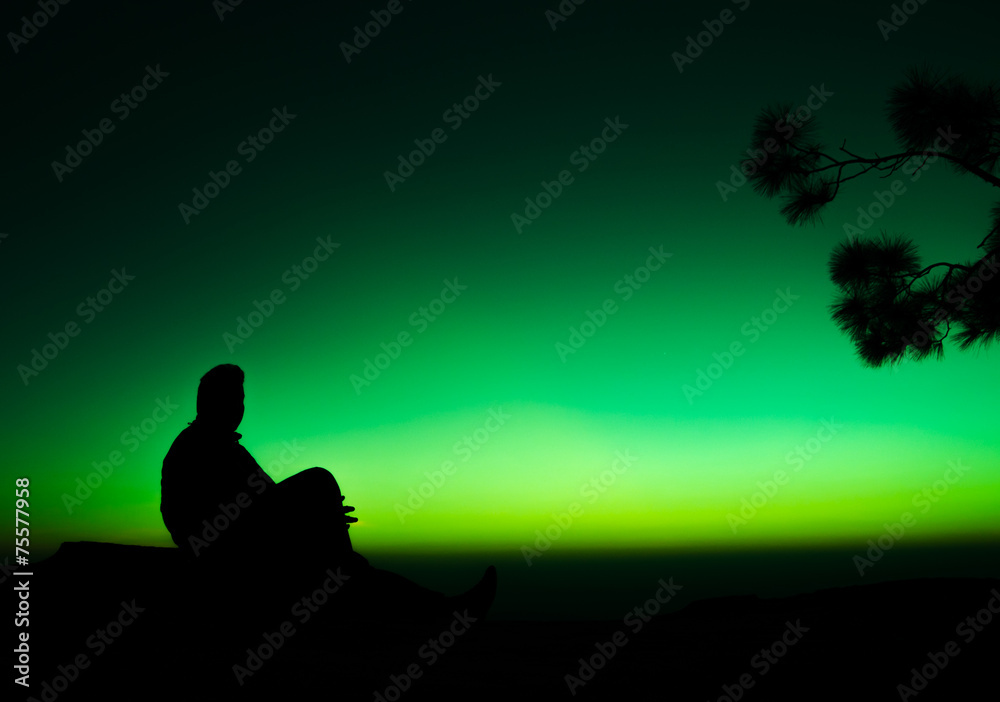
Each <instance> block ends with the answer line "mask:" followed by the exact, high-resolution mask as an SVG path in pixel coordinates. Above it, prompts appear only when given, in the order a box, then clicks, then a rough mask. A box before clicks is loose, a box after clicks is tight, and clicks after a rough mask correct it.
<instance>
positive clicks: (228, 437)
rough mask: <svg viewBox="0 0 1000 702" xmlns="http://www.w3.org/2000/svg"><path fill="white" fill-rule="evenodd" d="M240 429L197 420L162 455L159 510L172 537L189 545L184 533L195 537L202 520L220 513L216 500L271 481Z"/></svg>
mask: <svg viewBox="0 0 1000 702" xmlns="http://www.w3.org/2000/svg"><path fill="white" fill-rule="evenodd" d="M239 439H240V434H238V433H236V432H227V431H220V430H218V429H214V428H211V427H208V426H206V425H203V424H200V423H199V422H198V421H197V420H196V421H195V422H194V423H192V424H191V425H190V426H189V427H187V428H186V429H184V430H183V431H182V432H181V433H180V434H179V435H178V436H177V438H176V439H175V440H174V443H173V444H172V445H171V446H170V450H169V451H168V452H167V455H166V457H165V458H164V459H163V473H162V476H161V479H160V491H161V492H160V494H161V498H160V512H161V513H162V514H163V522H164V524H165V525H166V527H167V530H168V531H169V532H170V535H171V537H172V538H173V540H174V543H176V544H177V545H178V546H180V547H181V548H190V547H191V544H190V543H189V537H190V536H192V535H197V536H199V537H200V535H201V534H202V532H203V530H204V529H205V528H206V527H205V524H204V521H206V520H207V521H208V522H209V524H211V523H212V521H213V518H215V517H217V516H219V515H222V514H223V511H222V507H220V505H230V504H239V498H240V495H241V493H243V494H245V495H246V498H244V499H247V498H249V499H252V498H253V496H255V495H257V494H260V493H261V492H263V490H264V489H266V488H267V487H268V486H269V485H274V481H273V480H271V478H270V477H269V476H268V475H267V474H266V473H264V471H263V470H262V469H261V467H260V466H259V465H258V464H257V462H256V461H255V460H254V459H253V457H252V456H251V455H250V453H249V452H248V451H247V450H246V449H245V448H244V447H243V446H241V445H240V444H239V443H238V442H239Z"/></svg>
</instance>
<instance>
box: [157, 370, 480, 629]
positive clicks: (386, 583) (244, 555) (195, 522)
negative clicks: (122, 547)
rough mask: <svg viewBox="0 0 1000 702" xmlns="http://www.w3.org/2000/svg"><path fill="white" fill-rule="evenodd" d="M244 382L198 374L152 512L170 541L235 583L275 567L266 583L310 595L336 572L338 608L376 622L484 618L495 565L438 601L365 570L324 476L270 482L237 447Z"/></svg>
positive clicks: (330, 480) (237, 375)
mask: <svg viewBox="0 0 1000 702" xmlns="http://www.w3.org/2000/svg"><path fill="white" fill-rule="evenodd" d="M243 380H244V375H243V371H242V370H241V369H240V368H239V367H238V366H235V365H232V364H225V365H220V366H216V367H215V368H212V369H211V370H210V371H209V372H208V373H206V374H205V375H204V376H203V377H202V379H201V383H200V384H199V386H198V398H197V417H195V420H194V421H193V422H191V423H190V425H189V426H188V427H187V428H186V429H184V430H183V431H181V433H180V434H179V435H178V437H177V438H176V439H175V440H174V443H173V444H172V445H171V447H170V450H169V451H168V452H167V455H166V457H165V458H164V459H163V474H162V479H161V483H160V484H161V503H160V511H161V512H162V514H163V522H164V524H165V525H166V527H167V530H168V531H169V532H170V535H171V537H172V538H173V540H174V543H176V544H177V545H178V546H179V547H180V548H181V549H182V550H184V551H186V552H187V554H188V555H189V556H191V558H192V559H195V560H196V562H197V563H198V564H202V563H204V564H206V566H207V567H208V568H207V572H216V573H222V574H229V575H231V576H233V578H234V579H235V581H236V582H243V581H244V580H245V579H246V578H248V577H255V578H257V579H258V580H259V577H260V574H261V572H262V571H266V570H267V569H268V568H271V567H272V566H277V567H278V568H279V569H280V570H281V575H280V577H279V578H277V579H275V581H274V583H280V584H281V586H282V590H285V589H287V590H288V591H289V592H290V593H292V594H295V593H297V592H299V591H301V592H312V591H313V590H314V589H315V587H317V585H318V584H319V582H320V581H321V580H322V577H321V576H322V575H323V574H324V573H325V574H328V575H329V574H332V575H336V574H338V573H341V574H343V575H342V576H340V577H339V578H335V579H337V581H338V583H339V582H342V581H347V582H348V586H347V587H345V588H344V590H343V593H345V594H343V595H339V596H338V602H347V601H350V602H352V603H354V604H355V605H357V604H359V603H360V604H361V606H363V607H364V606H365V604H367V605H368V607H367V609H369V610H372V609H375V608H378V609H379V612H374V614H375V615H376V616H377V615H378V614H379V613H380V612H381V613H382V616H386V615H385V612H387V611H396V612H398V611H399V609H398V608H399V606H400V605H402V606H403V607H404V608H410V609H408V610H407V609H404V611H412V610H424V611H425V613H426V614H435V613H437V614H442V613H445V610H450V609H452V608H454V607H462V606H464V607H471V608H473V609H474V610H475V611H477V612H478V613H479V614H480V615H482V614H485V611H486V610H487V609H488V608H489V606H490V604H491V603H492V601H493V596H494V593H495V591H496V570H495V569H494V568H493V566H490V567H489V568H488V569H487V571H486V575H485V576H484V577H483V579H482V580H481V581H480V582H479V584H477V585H476V587H474V588H473V589H472V590H470V591H469V592H468V593H466V594H465V595H463V596H459V597H455V598H448V597H445V596H444V595H443V594H441V593H438V592H433V591H431V590H427V589H426V588H423V587H420V586H419V585H417V584H415V583H413V582H411V581H409V580H407V579H406V578H403V577H402V576H399V575H396V574H394V573H390V572H388V571H384V570H378V569H375V568H372V567H371V566H370V565H369V564H368V561H367V560H365V559H364V558H363V557H361V556H360V555H359V554H357V553H355V552H354V549H353V548H352V545H351V540H350V537H349V536H348V528H349V525H350V523H353V522H356V521H357V519H355V518H354V517H351V516H349V515H348V513H349V512H352V511H353V510H354V508H353V507H350V506H345V505H344V496H343V495H342V494H341V491H340V486H339V485H338V484H337V481H336V479H334V477H333V475H332V474H330V472H329V471H327V470H326V469H324V468H310V469H308V470H305V471H302V472H301V473H298V474H296V475H293V476H291V477H289V478H286V479H285V480H283V481H281V482H279V483H275V482H274V480H272V479H271V477H270V476H268V475H267V473H265V472H264V470H263V469H262V468H261V467H260V465H258V463H257V461H255V460H254V458H253V456H251V455H250V452H249V451H247V450H246V448H244V447H243V446H241V445H240V443H239V440H240V438H241V435H240V434H239V433H237V431H236V429H237V428H238V427H239V425H240V422H241V421H242V419H243V412H244V404H243V401H244V393H243ZM279 564H280V565H279ZM241 579H242V580H241ZM327 580H329V577H328V578H327ZM268 582H270V581H268ZM274 594H275V595H276V596H278V597H281V596H283V595H284V594H285V593H283V592H280V593H279V592H275V593H274ZM390 603H391V604H392V606H391V607H390V608H388V609H387V605H389V604H390ZM365 614H366V616H371V615H372V612H371V611H369V612H366V613H365ZM407 616H413V615H407Z"/></svg>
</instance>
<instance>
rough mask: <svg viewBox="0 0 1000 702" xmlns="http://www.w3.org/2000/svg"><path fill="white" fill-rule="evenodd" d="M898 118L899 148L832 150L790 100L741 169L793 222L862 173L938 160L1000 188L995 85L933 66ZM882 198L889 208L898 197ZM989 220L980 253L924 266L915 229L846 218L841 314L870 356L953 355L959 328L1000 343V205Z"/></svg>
mask: <svg viewBox="0 0 1000 702" xmlns="http://www.w3.org/2000/svg"><path fill="white" fill-rule="evenodd" d="M887 116H888V120H889V124H890V126H891V128H892V131H893V133H894V135H895V137H896V141H897V142H898V146H899V149H898V150H897V151H896V152H895V153H890V154H889V155H887V156H880V155H878V154H874V155H872V156H870V157H866V156H862V155H860V154H857V153H854V152H853V151H851V150H849V149H848V148H847V141H846V140H845V141H844V142H843V143H842V144H841V146H840V148H839V150H837V151H835V152H831V151H830V150H829V149H827V148H826V147H825V146H824V145H823V144H822V143H820V142H819V141H818V140H817V139H816V132H817V122H816V120H815V119H807V120H806V121H803V122H797V121H796V120H795V119H794V118H793V117H792V107H791V105H788V104H786V105H778V106H775V107H769V108H766V109H764V110H763V111H762V112H761V113H760V114H759V115H758V117H757V119H756V122H755V124H754V129H753V134H752V138H751V150H750V151H748V153H751V152H752V153H754V154H755V155H757V159H756V160H754V159H752V158H751V159H748V160H744V161H743V163H742V164H741V168H742V169H743V173H745V174H746V175H747V178H748V180H749V181H750V182H751V183H753V186H754V190H756V191H757V192H758V193H760V194H761V195H763V196H764V197H766V198H769V199H770V198H774V197H778V196H780V197H782V199H783V201H784V204H783V206H782V207H781V214H782V215H784V217H785V219H786V220H787V221H788V223H789V224H793V225H794V224H799V225H801V224H805V223H806V222H815V221H816V220H818V219H819V215H820V212H821V211H822V209H823V207H824V206H826V205H827V204H828V203H830V202H833V200H834V199H835V198H836V197H837V195H838V194H839V193H840V187H841V185H843V184H844V183H847V182H848V181H850V180H853V179H854V178H858V177H860V176H863V175H865V174H867V173H870V172H875V173H876V174H877V175H879V176H880V177H882V178H889V177H891V176H892V175H893V174H896V173H897V172H900V171H902V172H903V173H906V174H908V175H913V174H915V173H918V172H919V171H920V170H921V169H922V168H924V167H926V166H927V165H928V164H929V163H932V162H934V161H936V160H938V159H942V160H944V161H945V162H947V163H949V164H950V165H951V167H952V168H953V169H954V170H955V171H956V172H958V173H959V174H964V175H972V176H975V177H977V178H978V179H980V180H981V181H983V182H985V183H988V184H990V185H992V186H994V187H1000V178H998V166H1000V87H998V85H997V84H996V83H990V84H987V85H984V86H974V85H971V84H969V83H968V82H967V81H965V80H962V79H960V78H956V77H951V76H947V75H944V74H941V73H938V72H935V71H932V70H930V69H928V68H917V69H912V70H910V71H908V72H907V73H906V74H905V78H904V80H903V81H902V82H901V83H900V84H899V85H898V86H897V87H895V88H894V89H893V90H892V91H891V93H890V96H889V99H888V104H887ZM793 125H794V126H793ZM761 154H764V156H761ZM879 195H880V196H882V197H881V198H880V199H881V200H882V201H881V203H880V205H879V206H880V207H883V208H885V207H888V206H891V204H892V202H893V201H894V200H895V196H896V193H893V192H892V191H891V190H889V191H885V192H884V193H879ZM872 207H874V203H873V205H872ZM876 211H877V210H876ZM863 212H864V211H863V210H862V213H863ZM876 218H877V217H876ZM871 220H872V221H873V220H874V218H871ZM990 220H991V221H990V224H991V228H990V230H989V232H988V233H987V234H986V236H985V237H984V238H983V240H982V241H981V242H980V243H979V245H978V246H977V249H979V250H980V251H977V254H976V255H977V256H978V258H976V259H975V260H971V261H966V262H963V263H947V262H941V263H932V264H930V265H921V263H920V256H919V254H918V251H917V247H916V246H915V245H914V244H913V242H912V241H911V240H910V239H908V238H906V237H901V236H896V237H889V236H887V235H886V234H885V233H884V232H883V233H882V234H881V236H878V237H867V238H866V237H864V230H863V229H861V228H860V227H853V225H845V230H846V233H847V234H848V240H847V241H846V242H843V243H841V244H838V245H837V246H836V248H835V249H834V251H833V253H832V255H831V257H830V264H829V272H830V277H831V280H832V281H833V283H834V284H835V285H836V286H837V288H838V289H839V291H838V295H837V298H836V300H835V302H834V303H833V304H832V305H831V316H832V317H833V321H834V322H835V323H836V324H837V325H838V326H839V327H840V329H841V330H842V331H844V332H845V333H846V334H848V335H849V336H850V338H851V340H852V341H853V342H854V345H855V347H856V349H857V352H858V355H859V357H860V359H861V361H862V363H863V364H865V365H866V366H869V367H873V368H877V367H879V366H882V365H883V364H885V363H890V364H891V363H895V362H899V361H902V360H903V359H904V358H905V357H909V358H912V359H914V360H920V359H925V358H927V357H928V356H935V357H937V358H942V357H943V354H944V346H943V342H944V339H945V338H946V337H947V336H948V335H949V334H951V333H952V332H953V331H954V334H953V335H952V336H953V338H954V339H955V340H956V341H957V342H958V345H959V347H960V348H962V349H967V348H969V347H971V346H973V345H974V344H977V343H979V344H981V345H983V346H985V345H988V344H989V343H990V342H997V341H1000V274H998V273H1000V271H998V269H997V259H998V253H1000V203H998V204H997V205H995V206H994V207H993V209H992V212H991V218H990ZM859 222H860V219H859ZM870 224H871V222H869V223H868V226H870ZM865 228H867V227H865Z"/></svg>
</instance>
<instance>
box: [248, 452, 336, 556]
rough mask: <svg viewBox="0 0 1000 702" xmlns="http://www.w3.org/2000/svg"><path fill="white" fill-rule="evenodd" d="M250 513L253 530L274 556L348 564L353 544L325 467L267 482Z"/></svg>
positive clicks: (331, 479) (333, 484)
mask: <svg viewBox="0 0 1000 702" xmlns="http://www.w3.org/2000/svg"><path fill="white" fill-rule="evenodd" d="M258 500H259V502H260V504H259V505H251V506H250V507H249V508H248V512H249V511H251V510H255V509H256V508H257V507H258V506H260V507H262V508H263V509H261V510H260V511H259V512H260V513H258V514H255V515H254V517H256V519H255V524H254V530H255V531H256V532H257V536H258V537H259V538H261V539H262V541H263V542H264V544H267V546H268V547H269V548H270V549H271V550H274V551H276V552H275V553H272V554H270V558H272V559H273V560H285V559H287V558H289V557H292V558H296V559H306V560H307V561H317V560H318V561H322V562H324V563H325V562H330V563H338V562H347V561H348V560H349V559H351V554H352V553H353V548H352V547H351V537H350V536H349V535H348V533H347V522H346V520H345V519H344V512H343V505H344V497H343V495H342V494H341V492H340V485H339V484H338V483H337V480H336V478H334V477H333V475H332V474H331V473H330V471H328V470H326V469H325V468H309V469H308V470H304V471H302V472H301V473H296V474H295V475H293V476H291V477H289V478H286V479H285V480H282V481H281V482H280V483H277V484H276V485H274V486H269V487H268V488H267V490H265V491H264V492H263V493H262V494H261V495H260V497H259V498H256V499H255V502H257V501H258Z"/></svg>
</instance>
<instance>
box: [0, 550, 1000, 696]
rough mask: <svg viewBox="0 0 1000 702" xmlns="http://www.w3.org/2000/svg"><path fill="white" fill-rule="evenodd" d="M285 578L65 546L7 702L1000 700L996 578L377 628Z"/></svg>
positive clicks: (367, 617) (48, 577)
mask: <svg viewBox="0 0 1000 702" xmlns="http://www.w3.org/2000/svg"><path fill="white" fill-rule="evenodd" d="M280 569H281V566H280V565H277V566H274V565H272V564H261V565H260V566H259V568H258V569H257V570H256V571H253V570H251V571H249V572H248V575H249V577H246V578H245V579H244V580H243V581H242V582H243V584H244V586H245V587H244V588H241V590H240V592H238V593H237V592H232V591H231V590H221V591H220V590H219V589H216V588H213V587H212V586H211V584H210V583H207V582H205V580H204V578H203V577H202V576H201V575H200V574H198V573H194V572H192V570H191V567H190V565H189V564H188V563H186V562H185V561H184V560H183V559H182V557H181V554H180V552H179V551H177V550H175V549H162V548H149V547H139V546H121V545H115V544H97V543H88V542H80V543H66V544H63V546H62V547H61V548H60V550H59V551H58V552H57V553H56V554H55V555H54V556H53V557H52V558H50V559H48V560H46V561H43V562H40V563H38V564H35V565H34V566H33V567H32V572H33V573H34V575H33V576H32V577H31V581H30V587H31V590H30V603H31V614H30V626H29V628H28V629H27V631H28V632H29V633H30V639H29V644H30V656H31V678H30V679H31V688H30V690H29V691H27V693H26V691H25V689H24V688H23V687H20V686H17V685H14V686H13V687H14V690H15V692H16V693H17V697H16V698H15V699H27V698H29V697H33V698H34V699H36V700H44V701H45V702H53V701H54V700H69V699H88V700H91V699H93V700H118V699H122V700H125V699H128V700H149V699H154V700H155V699H164V700H167V699H169V700H182V701H185V702H186V701H187V700H200V699H206V700H209V699H210V700H218V699H230V698H236V699H241V698H245V699H261V700H271V699H321V698H322V699H343V700H378V699H386V700H389V701H390V702H394V701H395V700H397V699H403V700H418V699H429V700H430V699H433V700H451V699H456V700H458V699H461V700H475V699H515V700H535V699H539V700H541V699H545V700H551V699H571V698H574V697H582V698H585V699H618V698H623V699H663V700H699V701H701V700H712V701H713V702H714V701H715V700H719V699H721V700H736V699H741V700H747V701H753V700H762V701H763V700H784V699H788V700H793V699H794V700H812V699H831V700H834V699H836V700H900V699H906V700H918V701H920V702H923V701H924V700H936V699H942V700H973V699H996V698H997V697H996V694H997V691H998V690H1000V656H998V653H1000V623H997V620H1000V580H996V579H924V580H910V581H897V582H889V583H881V584H876V585H862V586H854V587H847V588H836V589H827V590H820V591H817V592H812V593H808V594H801V595H797V596H793V597H785V598H779V599H759V598H757V597H755V596H746V597H733V598H718V599H708V600H701V601H698V602H694V603H693V604H690V605H688V606H687V607H685V608H684V609H681V610H679V611H676V612H673V613H671V614H663V615H657V616H654V617H646V616H644V614H636V615H635V616H632V617H629V618H626V619H624V620H617V621H573V622H531V621H490V620H488V619H487V620H482V621H477V622H474V623H472V622H468V621H466V620H463V619H462V617H459V618H458V619H452V620H450V621H438V622H426V621H424V622H418V623H412V622H406V621H402V620H400V621H398V622H394V623H392V624H386V623H384V622H379V621H376V620H375V618H373V617H372V616H371V613H368V612H357V611H347V612H344V611H341V612H337V613H334V612H333V610H332V608H330V607H325V606H320V607H317V608H316V611H311V609H309V608H307V607H306V606H304V605H299V606H297V607H294V608H290V607H288V606H287V600H285V601H284V604H282V606H280V607H270V606H268V601H269V599H272V598H268V597H267V594H268V592H269V591H270V590H268V589H267V588H269V587H270V583H271V582H272V581H270V580H267V578H265V577H263V574H264V573H265V572H266V573H269V574H272V575H273V574H274V573H279V574H280ZM254 572H257V573H259V574H261V577H260V578H259V579H254V577H253V573H254ZM502 577H503V576H502V573H501V578H502ZM15 580H16V578H15ZM5 592H7V593H8V597H11V596H13V597H14V598H15V599H16V595H15V593H14V591H13V589H5ZM15 599H11V600H8V602H9V603H10V609H14V608H15V607H16V606H17V605H16V604H15ZM990 607H992V608H993V610H996V611H994V612H991V611H990ZM387 608H391V604H387ZM8 611H10V610H8ZM400 614H403V613H400ZM459 614H461V613H459ZM970 617H971V619H969V618H970ZM977 618H978V619H977ZM17 631H25V629H18V630H17ZM15 644H16V641H15ZM247 649H250V652H248V650H247ZM254 654H256V656H255V655H254ZM257 656H259V658H258V657H257ZM265 659H266V660H265ZM581 659H582V660H581ZM235 666H239V667H235ZM14 676H16V673H15V674H14ZM567 676H572V677H567ZM240 683H242V684H240ZM741 683H742V684H741ZM899 685H905V686H907V688H908V689H904V688H899V687H897V686H899ZM571 687H572V690H571ZM404 688H405V689H404ZM911 692H912V693H913V694H911ZM379 695H381V697H379Z"/></svg>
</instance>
